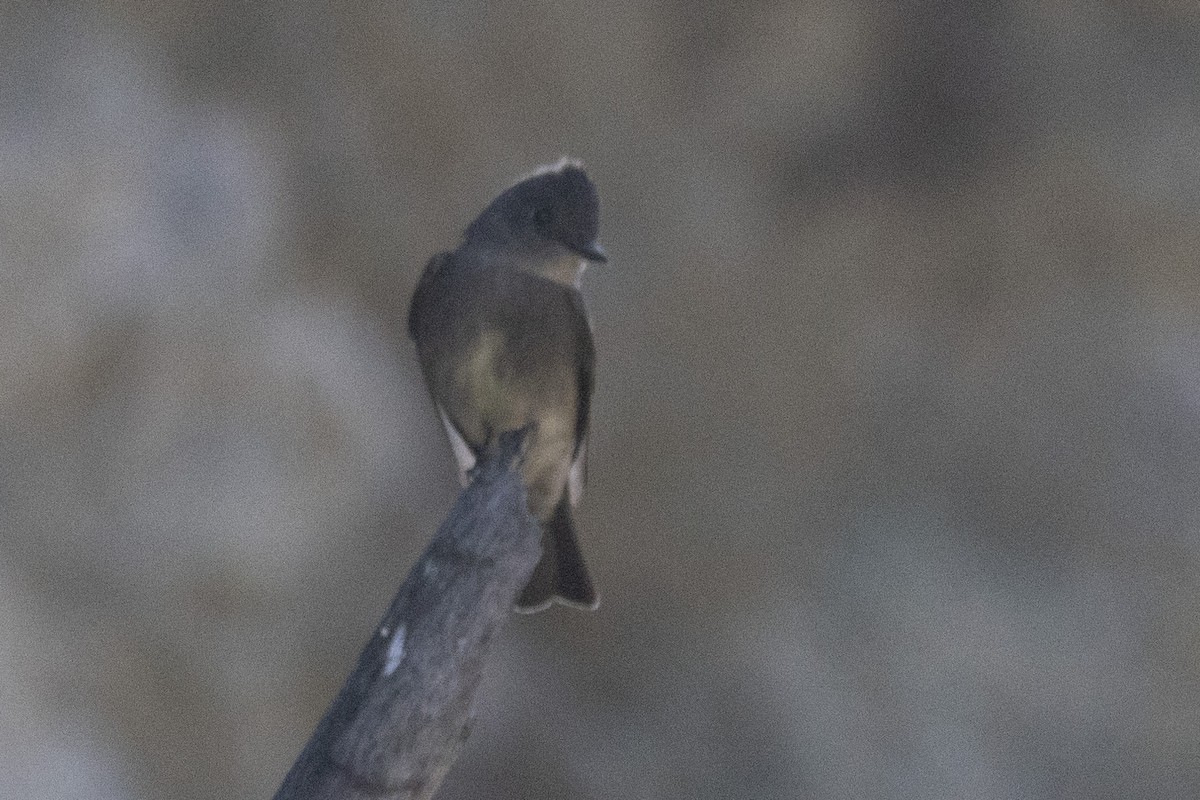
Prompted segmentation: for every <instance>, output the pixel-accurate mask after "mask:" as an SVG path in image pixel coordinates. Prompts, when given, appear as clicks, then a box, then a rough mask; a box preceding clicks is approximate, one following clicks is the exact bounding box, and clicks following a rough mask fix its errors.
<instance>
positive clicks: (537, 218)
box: [533, 208, 554, 228]
mask: <svg viewBox="0 0 1200 800" xmlns="http://www.w3.org/2000/svg"><path fill="white" fill-rule="evenodd" d="M553 223H554V211H553V210H552V209H549V208H538V209H535V210H534V212H533V224H534V225H537V226H538V227H539V228H549V227H550V226H551V225H552V224H553Z"/></svg>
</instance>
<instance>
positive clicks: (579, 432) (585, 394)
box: [567, 292, 596, 506]
mask: <svg viewBox="0 0 1200 800" xmlns="http://www.w3.org/2000/svg"><path fill="white" fill-rule="evenodd" d="M571 294H572V297H571V301H572V304H573V305H574V307H575V312H576V313H575V341H576V345H577V347H578V348H579V368H578V370H577V371H576V385H577V387H578V392H579V394H578V402H577V404H576V406H575V455H574V457H573V459H572V461H571V471H570V473H569V474H568V477H567V492H568V496H569V498H570V500H571V505H572V506H574V505H576V504H578V503H579V500H580V498H581V497H583V487H584V484H586V483H587V450H588V447H587V445H588V419H589V415H590V414H591V410H592V389H593V388H594V387H595V384H596V374H595V369H596V347H595V344H594V343H593V342H592V323H591V322H590V321H589V320H588V315H587V309H586V308H584V305H583V296H582V295H580V294H579V292H572V293H571Z"/></svg>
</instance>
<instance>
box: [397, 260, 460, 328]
mask: <svg viewBox="0 0 1200 800" xmlns="http://www.w3.org/2000/svg"><path fill="white" fill-rule="evenodd" d="M452 258H453V256H452V255H451V254H450V253H437V254H436V255H434V256H433V258H431V259H429V261H428V262H427V263H426V264H425V269H424V271H423V272H421V279H420V280H419V281H417V288H416V289H414V290H413V296H412V300H411V301H410V302H409V304H408V335H409V336H410V337H411V338H413V339H416V338H417V329H418V327H419V326H420V324H421V311H422V309H424V308H425V306H426V301H427V300H428V299H429V297H428V295H429V290H430V287H431V286H432V285H433V279H434V277H435V276H436V275H437V274H438V270H440V269H441V268H442V267H443V266H445V265H446V264H448V263H449V262H450V260H451V259H452Z"/></svg>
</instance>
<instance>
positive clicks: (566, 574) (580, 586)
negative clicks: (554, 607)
mask: <svg viewBox="0 0 1200 800" xmlns="http://www.w3.org/2000/svg"><path fill="white" fill-rule="evenodd" d="M552 603H561V604H562V605H565V606H574V607H575V608H584V609H588V610H592V609H595V608H596V607H597V606H598V605H599V604H600V598H599V597H597V596H596V590H595V588H593V587H592V579H591V578H590V577H589V576H588V571H587V566H585V565H584V563H583V555H582V554H581V553H580V552H579V544H578V542H576V540H575V523H574V522H573V521H572V520H571V504H570V501H569V500H568V497H567V492H565V491H564V492H563V496H562V497H561V498H560V499H559V501H558V506H557V507H556V508H555V509H554V514H553V515H552V516H551V517H550V519H548V520H546V521H545V522H543V523H542V558H541V560H540V561H538V563H537V566H536V567H534V568H533V575H531V576H530V578H529V583H527V584H526V585H525V588H524V589H523V590H522V591H521V594H520V596H519V597H517V605H516V609H517V611H520V612H522V613H525V614H532V613H534V612H535V611H541V610H543V609H546V608H549V607H550V605H551V604H552Z"/></svg>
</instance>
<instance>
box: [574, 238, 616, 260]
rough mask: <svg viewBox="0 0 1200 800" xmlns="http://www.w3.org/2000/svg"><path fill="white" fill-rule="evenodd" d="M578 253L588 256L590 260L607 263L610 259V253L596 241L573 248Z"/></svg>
mask: <svg viewBox="0 0 1200 800" xmlns="http://www.w3.org/2000/svg"><path fill="white" fill-rule="evenodd" d="M572 249H573V250H574V251H575V252H576V253H579V255H581V256H583V257H584V258H586V259H587V260H588V261H596V262H598V263H601V264H603V263H605V262H607V261H608V253H606V252H604V248H603V247H601V246H600V245H599V244H597V243H596V242H588V243H587V244H584V245H577V246H576V247H574V248H572Z"/></svg>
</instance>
